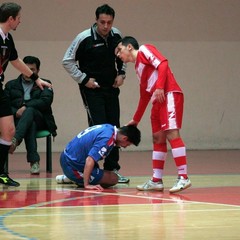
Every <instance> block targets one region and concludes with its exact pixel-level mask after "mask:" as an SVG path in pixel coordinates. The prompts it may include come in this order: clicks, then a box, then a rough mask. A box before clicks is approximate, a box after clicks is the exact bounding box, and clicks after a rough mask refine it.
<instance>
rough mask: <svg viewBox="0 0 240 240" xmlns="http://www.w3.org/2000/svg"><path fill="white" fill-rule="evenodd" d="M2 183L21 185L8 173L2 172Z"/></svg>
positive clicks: (14, 185)
mask: <svg viewBox="0 0 240 240" xmlns="http://www.w3.org/2000/svg"><path fill="white" fill-rule="evenodd" d="M0 183H1V184H4V185H7V186H13V187H19V186H20V183H18V182H16V181H14V180H13V179H11V178H10V177H9V176H8V175H7V174H1V175H0Z"/></svg>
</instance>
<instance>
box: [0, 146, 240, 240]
mask: <svg viewBox="0 0 240 240" xmlns="http://www.w3.org/2000/svg"><path fill="white" fill-rule="evenodd" d="M58 158H59V153H53V173H52V174H49V173H46V172H45V154H44V153H42V154H41V173H40V175H39V176H31V175H30V174H29V165H28V164H27V162H26V160H25V154H24V153H17V152H16V153H15V154H14V155H11V156H10V160H9V161H10V162H9V170H10V176H11V177H12V178H13V179H15V180H18V181H19V182H20V183H21V186H20V187H18V188H13V187H9V188H7V187H4V186H2V185H0V240H9V239H14V240H15V239H16V240H18V239H19V240H20V239H29V240H30V239H31V240H33V239H43V240H45V239H46V240H50V239H53V240H55V239H58V240H65V239H66V240H75V239H76V240H77V239H81V240H88V239H89V240H94V239H99V240H108V239H117V240H123V239H124V240H125V239H131V240H137V239H144V240H165V239H167V240H173V239H174V240H175V239H177V240H185V239H189V240H198V239H199V240H200V239H201V240H205V239H206V240H210V239H211V240H213V239H214V240H215V239H218V240H220V239H224V240H232V239H234V240H235V239H236V240H237V239H240V227H239V221H240V174H239V172H240V150H220V151H188V171H189V177H190V179H191V181H192V184H193V186H192V187H191V188H189V189H187V190H185V191H183V192H180V193H179V194H169V192H168V190H169V188H171V187H172V185H173V184H174V181H175V180H176V168H175V165H174V162H173V161H172V159H171V154H170V153H169V156H168V159H167V162H166V167H165V176H164V186H165V190H164V192H163V193H162V192H141V191H137V190H136V185H138V184H141V183H143V182H144V181H146V180H148V179H149V178H150V177H151V173H152V170H151V152H124V151H123V152H121V165H122V169H121V173H122V174H124V175H126V176H129V177H130V179H131V180H130V183H129V184H118V185H116V186H115V187H113V188H111V189H107V190H105V191H103V192H96V191H86V190H83V189H78V188H76V186H75V185H72V184H70V185H59V184H56V182H55V176H56V175H58V174H61V169H60V166H59V163H58Z"/></svg>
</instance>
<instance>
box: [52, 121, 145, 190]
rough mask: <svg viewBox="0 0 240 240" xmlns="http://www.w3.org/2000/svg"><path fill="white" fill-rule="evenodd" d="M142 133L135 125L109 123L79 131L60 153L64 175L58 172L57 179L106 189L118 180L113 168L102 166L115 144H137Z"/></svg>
mask: <svg viewBox="0 0 240 240" xmlns="http://www.w3.org/2000/svg"><path fill="white" fill-rule="evenodd" d="M140 141H141V133H140V131H139V129H138V128H137V127H135V126H123V127H120V128H117V127H115V126H112V125H110V124H101V125H95V126H92V127H89V128H87V129H85V130H84V131H82V132H80V133H79V134H78V135H77V136H76V137H75V138H73V139H72V140H71V141H70V142H69V143H68V144H67V146H66V148H65V149H64V151H63V152H62V153H61V156H60V164H61V167H62V170H63V173H64V175H58V176H57V177H56V181H57V182H58V183H69V182H70V183H76V184H77V185H79V186H83V187H84V188H85V189H93V190H103V188H107V187H110V186H113V185H115V184H117V183H118V176H117V174H116V173H115V172H113V171H107V170H103V169H100V168H99V165H98V162H99V161H100V160H104V158H106V156H107V155H108V154H109V153H110V151H111V150H112V148H113V147H114V146H117V147H123V148H126V147H128V146H130V145H132V144H133V145H135V146H138V144H139V143H140Z"/></svg>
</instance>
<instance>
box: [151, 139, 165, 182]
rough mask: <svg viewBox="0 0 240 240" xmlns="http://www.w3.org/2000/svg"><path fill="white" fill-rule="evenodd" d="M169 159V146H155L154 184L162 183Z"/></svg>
mask: <svg viewBox="0 0 240 240" xmlns="http://www.w3.org/2000/svg"><path fill="white" fill-rule="evenodd" d="M166 158H167V144H166V143H161V144H154V145H153V152H152V166H153V177H152V181H153V182H161V181H162V176H163V169H164V163H165V160H166Z"/></svg>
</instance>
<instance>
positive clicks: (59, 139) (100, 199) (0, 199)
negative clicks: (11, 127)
mask: <svg viewBox="0 0 240 240" xmlns="http://www.w3.org/2000/svg"><path fill="white" fill-rule="evenodd" d="M13 1H14V0H13ZM3 2H5V1H4V0H0V4H1V3H3ZM15 2H17V3H19V4H20V5H21V6H22V13H21V23H20V25H19V26H18V28H17V30H16V31H11V34H12V36H13V39H14V42H15V45H16V48H17V50H18V54H19V56H20V57H21V59H23V58H24V57H25V56H27V55H32V56H37V57H38V58H39V59H40V60H41V71H40V77H42V78H45V79H49V80H50V81H51V82H52V84H53V91H54V101H53V103H52V109H53V114H54V117H55V120H56V124H57V127H58V129H57V136H56V137H55V138H54V139H53V138H52V139H51V144H52V145H51V146H52V149H51V156H52V172H51V171H50V172H47V171H46V168H47V165H46V139H45V138H41V139H38V140H37V141H38V151H39V153H40V157H41V160H40V174H39V175H31V174H30V172H29V170H30V166H29V163H27V160H26V149H25V146H24V143H22V144H21V145H20V146H19V147H18V148H17V149H16V151H15V152H14V154H10V155H9V166H8V169H9V176H10V177H11V178H13V179H14V180H16V181H18V182H19V183H20V184H21V185H20V187H15V188H14V187H6V186H4V185H3V184H0V240H78V239H80V240H95V239H98V240H128V239H129V240H176V239H177V240H215V239H217V240H239V239H240V227H239V219H240V127H239V123H240V114H239V106H240V97H239V89H240V81H239V76H240V67H239V63H240V31H239V23H240V14H239V9H240V1H239V0H198V1H197V0H181V1H179V0H108V1H102V0H88V1H85V0H67V1H66V0H34V1H33V0H16V1H15ZM104 3H108V4H109V5H110V6H111V7H113V8H114V9H115V12H116V15H115V19H114V24H113V26H114V27H116V28H118V29H120V30H121V32H122V34H123V35H124V36H126V35H130V36H133V37H135V38H136V39H137V40H138V41H139V43H140V44H148V43H149V44H153V45H155V46H156V47H157V49H159V50H160V51H161V53H162V54H163V55H164V56H166V57H167V58H168V60H169V63H170V65H171V70H172V71H173V73H174V76H175V77H176V80H177V81H178V83H179V85H180V86H181V88H182V90H183V93H184V116H183V126H182V129H181V136H182V137H183V140H184V142H185V144H186V148H187V162H188V175H189V178H190V180H191V182H192V186H191V187H190V188H188V189H186V190H184V191H181V192H178V193H177V194H170V193H169V189H170V188H171V187H172V186H173V184H174V183H175V181H176V177H177V172H176V166H175V163H174V161H173V159H172V153H171V151H170V149H168V150H169V152H168V156H167V160H166V164H165V168H164V176H163V181H164V187H165V189H164V191H163V192H160V191H138V190H137V189H136V186H137V185H139V184H143V183H144V182H146V181H147V180H149V179H150V178H151V176H152V160H151V159H152V151H151V150H152V135H151V124H150V118H149V116H150V106H149V107H148V108H147V109H146V112H145V114H144V116H143V118H142V120H141V123H140V124H139V126H138V127H139V129H140V130H141V133H142V140H141V143H140V144H139V146H138V147H129V148H127V149H124V150H122V151H121V152H120V163H121V170H120V173H121V174H122V175H124V176H126V177H129V179H130V182H129V183H128V184H117V185H116V186H114V187H112V188H109V189H105V190H104V191H101V192H97V191H88V190H84V189H83V188H77V187H76V185H74V184H57V183H56V180H55V178H56V176H57V175H59V174H62V171H61V167H60V164H59V156H60V153H61V151H62V150H63V149H64V147H65V146H66V144H67V143H68V142H69V141H70V140H71V139H72V138H73V137H74V136H76V135H77V134H78V133H79V132H80V131H82V130H84V129H86V128H87V126H88V123H87V116H86V110H85V108H84V106H83V102H82V99H81V96H80V93H79V86H78V84H77V83H76V82H75V81H74V80H73V79H72V78H71V77H70V75H69V74H68V73H67V72H66V71H65V69H64V68H63V66H62V59H63V56H64V53H65V52H66V50H67V48H68V47H69V45H70V44H71V42H72V41H73V39H74V38H75V37H76V36H77V34H78V33H80V32H82V31H83V30H84V29H88V28H90V27H91V26H92V24H94V22H95V9H96V8H97V7H98V6H100V5H102V4H104ZM4 75H5V80H4V82H5V81H8V80H11V79H15V78H16V77H18V76H19V72H18V71H17V70H16V69H15V68H13V67H12V65H11V64H10V63H9V65H8V68H7V70H6V72H4ZM119 99H120V108H121V112H120V117H121V124H122V125H124V124H126V123H128V122H129V121H130V120H131V119H132V117H133V114H134V112H135V109H136V107H137V104H138V99H139V80H138V78H137V76H136V72H135V68H134V64H128V66H127V71H126V79H125V80H124V84H123V85H122V86H121V87H120V95H119ZM168 147H169V146H168ZM0 157H1V156H0Z"/></svg>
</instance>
